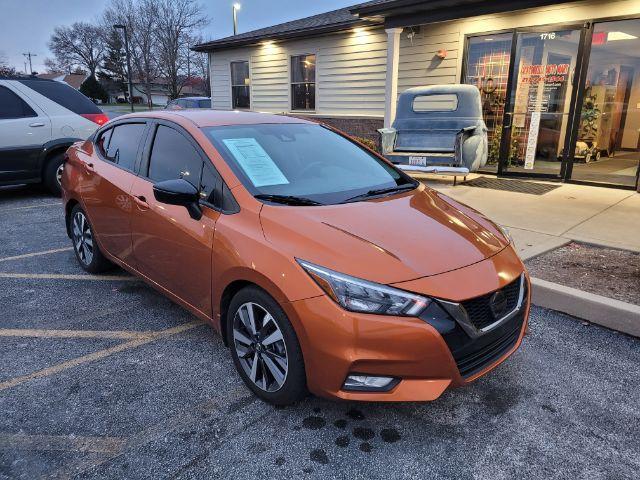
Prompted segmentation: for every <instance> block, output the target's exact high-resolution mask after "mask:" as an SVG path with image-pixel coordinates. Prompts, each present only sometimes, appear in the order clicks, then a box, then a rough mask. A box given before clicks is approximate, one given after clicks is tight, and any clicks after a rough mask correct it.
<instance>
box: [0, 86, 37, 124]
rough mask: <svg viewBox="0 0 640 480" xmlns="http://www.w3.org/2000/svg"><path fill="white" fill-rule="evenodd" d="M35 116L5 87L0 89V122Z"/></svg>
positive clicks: (34, 113) (27, 106)
mask: <svg viewBox="0 0 640 480" xmlns="http://www.w3.org/2000/svg"><path fill="white" fill-rule="evenodd" d="M37 116H38V115H37V114H36V112H34V111H33V109H32V108H31V107H30V106H29V105H27V103H26V102H25V101H24V100H22V99H21V98H20V97H19V96H18V95H16V94H15V93H13V92H12V91H11V90H9V89H8V88H6V87H0V120H2V119H9V118H24V117H37Z"/></svg>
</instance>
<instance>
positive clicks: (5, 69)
mask: <svg viewBox="0 0 640 480" xmlns="http://www.w3.org/2000/svg"><path fill="white" fill-rule="evenodd" d="M16 73H17V72H16V69H15V68H13V67H11V66H10V65H9V59H8V58H7V55H6V54H5V53H4V51H2V50H0V76H11V75H15V74H16Z"/></svg>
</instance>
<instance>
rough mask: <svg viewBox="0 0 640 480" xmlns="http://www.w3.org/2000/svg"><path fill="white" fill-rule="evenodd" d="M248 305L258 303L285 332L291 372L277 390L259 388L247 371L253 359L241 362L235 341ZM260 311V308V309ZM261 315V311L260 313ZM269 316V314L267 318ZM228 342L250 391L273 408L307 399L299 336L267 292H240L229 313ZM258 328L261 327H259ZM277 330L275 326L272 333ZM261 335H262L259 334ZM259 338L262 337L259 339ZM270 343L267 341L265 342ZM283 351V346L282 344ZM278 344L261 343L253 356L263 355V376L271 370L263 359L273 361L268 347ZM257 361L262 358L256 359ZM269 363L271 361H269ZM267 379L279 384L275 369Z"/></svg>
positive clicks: (256, 288) (257, 319) (250, 289)
mask: <svg viewBox="0 0 640 480" xmlns="http://www.w3.org/2000/svg"><path fill="white" fill-rule="evenodd" d="M246 304H255V305H257V306H259V307H261V308H262V309H264V311H266V312H267V313H268V314H270V315H271V317H272V319H273V322H274V323H275V324H276V325H277V327H278V329H279V331H280V332H281V334H282V335H281V336H282V338H283V340H282V342H283V343H284V346H285V350H284V354H285V357H286V360H287V362H286V364H287V371H286V374H285V378H284V382H283V383H282V384H280V385H279V386H278V387H277V389H276V390H275V391H268V390H265V389H264V387H261V386H259V385H258V384H257V383H260V382H259V381H258V382H257V383H256V382H254V381H253V380H252V379H251V377H250V376H249V375H248V374H247V372H245V368H247V363H248V361H250V360H251V358H249V359H248V360H247V357H246V356H245V357H243V359H244V360H243V361H244V362H245V367H243V364H241V359H240V356H239V352H238V350H237V348H236V340H235V339H234V320H235V319H236V316H237V315H240V313H239V309H240V308H241V307H243V306H245V305H246ZM258 310H259V309H258ZM260 313H261V312H260ZM265 317H266V315H265ZM237 318H238V321H241V317H237ZM259 321H260V320H259V318H258V315H256V322H259ZM226 322H227V341H228V344H229V348H230V350H231V357H232V358H233V363H234V364H235V366H236V370H237V371H238V373H239V374H240V377H241V378H242V380H243V381H244V383H245V384H246V385H247V387H249V389H250V390H251V391H252V392H253V393H254V394H255V395H256V396H257V397H259V398H260V399H262V400H264V401H265V402H267V403H271V404H273V405H291V404H292V403H295V402H297V401H299V400H301V399H303V398H304V397H305V396H306V395H307V394H308V392H307V378H306V374H305V368H304V359H303V357H302V350H301V348H300V343H299V342H298V337H297V335H296V332H295V330H294V329H293V326H292V325H291V322H289V319H288V318H287V315H286V314H285V313H284V311H283V310H282V308H281V307H280V305H278V302H276V301H275V300H274V299H273V298H272V297H271V296H270V295H269V294H268V293H267V292H265V291H264V290H262V289H260V288H258V287H255V286H250V287H245V288H243V289H242V290H240V291H239V292H238V293H236V295H235V296H234V297H233V299H232V300H231V304H230V305H229V310H228V312H227V318H226ZM264 325H265V324H264V321H263V323H262V327H263V328H262V330H264V328H265V327H264ZM256 326H257V324H256ZM274 329H275V327H273V325H271V331H272V332H273V330H274ZM258 335H260V332H258ZM267 337H268V335H267V336H263V338H262V340H267ZM258 338H259V337H258ZM265 343H266V342H265ZM278 343H279V344H280V348H281V347H282V344H281V342H280V341H279V342H278ZM275 344H276V342H274V343H273V344H271V345H269V346H266V347H265V346H262V344H261V343H260V347H257V346H256V347H254V350H253V352H254V353H253V354H251V355H260V360H259V362H260V363H261V364H262V367H261V368H262V373H263V375H265V373H264V372H265V370H267V367H268V365H267V362H265V361H263V360H262V358H263V357H262V356H264V357H270V358H273V357H272V356H271V355H272V354H273V352H269V351H268V350H267V349H268V348H275V347H274V346H275ZM239 345H242V344H239ZM255 348H262V350H261V353H259V354H256V353H255ZM253 358H254V359H255V358H258V357H255V356H253ZM267 361H268V360H267ZM271 365H274V362H271ZM267 371H268V374H267V376H268V377H269V376H270V378H271V379H272V385H275V384H277V383H278V382H277V380H276V379H275V376H273V375H271V374H270V372H272V371H273V370H267Z"/></svg>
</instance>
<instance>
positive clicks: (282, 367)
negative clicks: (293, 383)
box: [267, 352, 287, 372]
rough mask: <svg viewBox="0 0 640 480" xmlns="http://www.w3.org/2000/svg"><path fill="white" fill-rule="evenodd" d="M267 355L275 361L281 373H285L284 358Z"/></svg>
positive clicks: (285, 360)
mask: <svg viewBox="0 0 640 480" xmlns="http://www.w3.org/2000/svg"><path fill="white" fill-rule="evenodd" d="M267 355H268V356H269V358H270V359H271V360H273V361H275V362H276V363H277V364H278V366H279V367H280V368H281V369H282V371H283V372H286V371H287V359H286V358H285V357H281V356H280V355H277V354H275V353H272V352H267Z"/></svg>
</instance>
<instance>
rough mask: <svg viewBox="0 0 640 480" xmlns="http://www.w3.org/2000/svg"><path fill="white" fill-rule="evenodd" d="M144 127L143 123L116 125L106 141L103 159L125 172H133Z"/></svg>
mask: <svg viewBox="0 0 640 480" xmlns="http://www.w3.org/2000/svg"><path fill="white" fill-rule="evenodd" d="M145 127H146V125H145V124H144V123H125V124H123V125H116V126H115V127H114V128H113V131H112V132H111V138H110V139H108V147H107V150H106V155H105V157H106V158H107V160H110V161H112V162H113V163H116V164H117V165H119V166H120V167H123V168H126V169H127V170H134V168H135V164H136V157H137V155H138V147H139V146H140V141H141V140H142V134H143V133H144V129H145Z"/></svg>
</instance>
